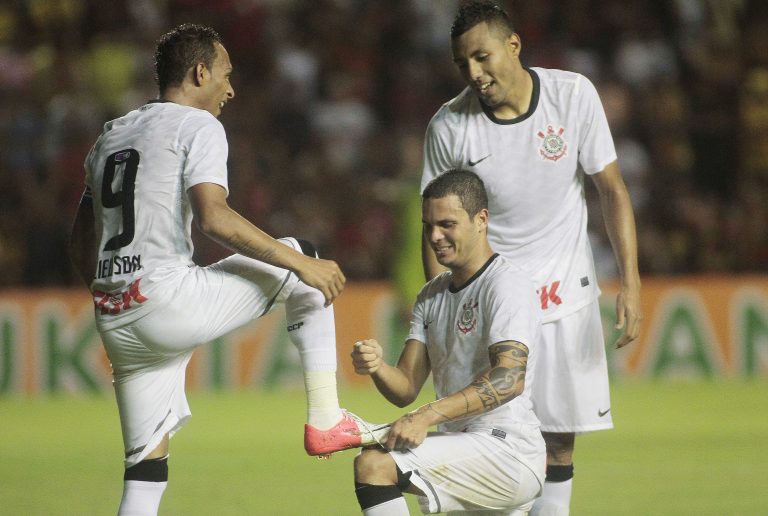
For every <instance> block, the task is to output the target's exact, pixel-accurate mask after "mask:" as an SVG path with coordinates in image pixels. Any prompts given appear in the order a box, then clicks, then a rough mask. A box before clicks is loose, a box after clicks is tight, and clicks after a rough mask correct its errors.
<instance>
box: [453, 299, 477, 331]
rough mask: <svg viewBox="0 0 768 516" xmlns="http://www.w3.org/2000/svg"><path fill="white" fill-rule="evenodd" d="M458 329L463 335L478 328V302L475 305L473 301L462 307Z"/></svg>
mask: <svg viewBox="0 0 768 516" xmlns="http://www.w3.org/2000/svg"><path fill="white" fill-rule="evenodd" d="M456 327H457V328H458V329H459V331H460V332H461V333H464V334H467V333H469V332H471V331H472V330H474V329H475V328H476V327H477V301H475V302H474V303H473V302H472V299H470V300H469V303H464V304H463V305H462V306H461V317H459V322H458V323H457V324H456Z"/></svg>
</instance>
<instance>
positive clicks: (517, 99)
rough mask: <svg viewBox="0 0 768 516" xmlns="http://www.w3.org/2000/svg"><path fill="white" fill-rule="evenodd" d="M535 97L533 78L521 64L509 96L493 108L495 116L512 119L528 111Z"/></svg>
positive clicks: (501, 118)
mask: <svg viewBox="0 0 768 516" xmlns="http://www.w3.org/2000/svg"><path fill="white" fill-rule="evenodd" d="M532 98H533V78H531V74H530V72H529V71H528V70H526V69H525V68H523V67H522V65H520V66H519V67H518V68H517V70H516V72H515V74H514V79H513V83H512V85H511V87H510V88H509V94H508V95H507V98H506V99H505V100H504V102H502V103H501V104H499V105H498V106H496V108H494V109H493V116H495V117H496V118H498V119H500V120H512V119H513V118H517V117H519V116H522V115H524V114H525V113H527V112H528V109H530V107H531V99H532Z"/></svg>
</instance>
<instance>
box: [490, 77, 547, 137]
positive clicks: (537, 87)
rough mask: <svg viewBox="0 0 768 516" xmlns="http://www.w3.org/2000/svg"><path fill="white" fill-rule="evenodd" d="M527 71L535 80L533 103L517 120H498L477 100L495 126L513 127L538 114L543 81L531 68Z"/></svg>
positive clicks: (532, 95)
mask: <svg viewBox="0 0 768 516" xmlns="http://www.w3.org/2000/svg"><path fill="white" fill-rule="evenodd" d="M524 69H525V71H526V72H528V73H529V74H530V75H531V80H533V91H532V92H531V103H530V105H529V106H528V111H526V112H525V113H523V114H522V115H520V116H518V117H516V118H510V119H509V120H502V119H500V118H496V115H494V114H493V112H492V111H491V110H490V109H488V107H487V106H486V105H485V104H483V103H482V102H480V99H477V101H478V102H480V108H481V109H482V110H483V113H485V116H487V117H488V118H490V119H491V121H492V122H493V123H495V124H499V125H511V124H519V123H520V122H522V121H523V120H527V119H528V118H530V117H531V116H533V114H534V113H535V112H536V108H537V107H538V105H539V95H540V93H541V81H540V80H539V75H538V74H537V73H536V72H535V71H533V70H532V69H531V68H525V67H524Z"/></svg>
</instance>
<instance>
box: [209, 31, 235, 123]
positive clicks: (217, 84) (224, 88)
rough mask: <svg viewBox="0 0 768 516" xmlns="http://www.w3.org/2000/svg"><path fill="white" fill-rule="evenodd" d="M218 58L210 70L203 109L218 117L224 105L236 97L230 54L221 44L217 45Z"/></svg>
mask: <svg viewBox="0 0 768 516" xmlns="http://www.w3.org/2000/svg"><path fill="white" fill-rule="evenodd" d="M215 46H216V58H215V59H214V60H213V65H212V66H211V69H210V70H208V81H207V83H206V85H205V88H206V90H205V105H204V106H203V109H205V110H206V111H208V112H209V113H211V114H212V115H213V116H216V117H218V116H219V115H220V114H221V110H222V108H223V107H224V104H226V103H227V101H229V99H231V98H233V97H234V96H235V90H234V89H233V88H232V85H231V84H230V83H229V77H230V75H231V74H232V63H231V62H230V60H229V53H228V52H227V49H225V48H224V47H223V46H222V45H221V44H219V43H215Z"/></svg>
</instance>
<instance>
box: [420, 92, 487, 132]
mask: <svg viewBox="0 0 768 516" xmlns="http://www.w3.org/2000/svg"><path fill="white" fill-rule="evenodd" d="M477 111H479V103H478V102H477V97H476V96H475V94H474V93H472V90H471V89H470V88H469V87H467V88H464V90H462V92H461V93H459V94H458V95H456V96H455V97H453V98H452V99H451V100H449V101H448V102H446V103H444V104H443V105H442V106H440V109H438V110H437V112H436V113H435V114H434V115H433V116H432V120H431V121H430V124H429V125H430V126H431V127H432V128H433V129H435V128H441V127H444V128H449V129H450V128H453V127H457V126H459V125H461V124H462V121H463V120H464V119H466V118H467V117H469V116H472V115H473V114H475V113H476V112H477Z"/></svg>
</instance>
